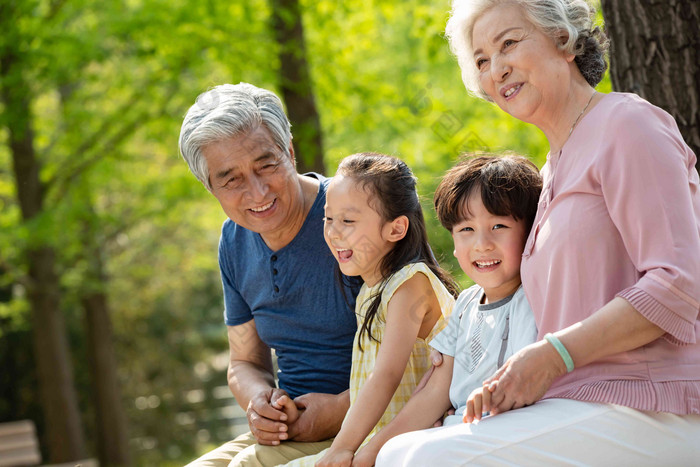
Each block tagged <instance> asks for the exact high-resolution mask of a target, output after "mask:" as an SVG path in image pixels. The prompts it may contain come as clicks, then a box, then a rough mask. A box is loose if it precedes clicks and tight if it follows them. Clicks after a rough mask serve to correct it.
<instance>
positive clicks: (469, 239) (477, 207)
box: [452, 190, 527, 303]
mask: <svg viewBox="0 0 700 467" xmlns="http://www.w3.org/2000/svg"><path fill="white" fill-rule="evenodd" d="M466 203H467V206H466V207H468V209H465V210H464V212H465V214H466V215H467V216H468V217H467V218H466V219H463V220H462V221H460V222H459V223H457V224H456V225H455V226H454V227H453V228H452V238H453V240H454V243H455V250H454V255H455V257H456V258H457V260H458V261H459V265H460V266H461V268H462V270H463V271H464V272H465V273H466V274H467V275H468V276H469V277H470V278H471V279H472V280H473V281H474V282H476V283H477V284H478V285H480V286H481V287H482V288H483V289H484V294H485V295H486V300H487V303H494V302H496V301H498V300H501V299H503V298H506V297H507V296H509V295H511V294H513V293H514V292H515V291H516V290H517V289H518V287H519V286H520V260H521V258H522V254H523V248H524V247H525V240H526V237H527V231H526V230H525V222H524V221H522V220H517V221H516V220H515V219H514V218H513V217H512V216H495V215H493V214H491V213H490V212H489V211H487V210H486V207H485V206H484V203H483V202H482V201H481V195H480V194H479V190H475V191H473V192H472V193H471V194H470V195H469V197H468V198H467V201H466Z"/></svg>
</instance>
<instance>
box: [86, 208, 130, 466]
mask: <svg viewBox="0 0 700 467" xmlns="http://www.w3.org/2000/svg"><path fill="white" fill-rule="evenodd" d="M87 211H88V212H89V213H90V214H94V212H93V209H92V206H90V207H89V208H88V209H87ZM85 224H86V225H85V228H84V229H83V232H84V234H85V238H84V239H83V245H84V246H85V252H86V253H87V257H86V258H85V260H86V261H87V262H88V274H87V277H86V279H85V281H84V283H83V287H84V288H83V290H82V291H81V294H82V297H81V302H82V305H83V309H84V310H85V325H86V334H87V341H88V352H89V357H90V358H89V360H90V370H91V371H90V380H91V382H92V391H93V397H94V403H95V427H96V429H97V452H98V457H99V460H100V465H102V466H126V465H130V464H131V460H130V456H129V441H128V436H127V423H126V417H125V415H124V408H123V406H122V400H121V391H120V389H119V381H118V378H117V362H116V358H115V356H114V345H113V342H114V337H113V332H112V321H111V319H110V310H109V302H108V301H107V296H106V294H105V293H104V287H106V284H107V277H106V274H105V272H104V266H103V262H102V251H101V249H100V248H99V245H98V243H97V241H96V237H95V235H96V234H95V232H94V231H93V229H91V228H90V222H89V220H87V221H86V222H85ZM93 284H94V285H96V286H94V287H93V286H92V285H93Z"/></svg>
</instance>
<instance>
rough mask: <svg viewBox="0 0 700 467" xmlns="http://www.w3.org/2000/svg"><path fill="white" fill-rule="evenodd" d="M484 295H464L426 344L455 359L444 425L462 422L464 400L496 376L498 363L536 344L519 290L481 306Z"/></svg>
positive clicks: (475, 290)
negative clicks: (451, 409)
mask: <svg viewBox="0 0 700 467" xmlns="http://www.w3.org/2000/svg"><path fill="white" fill-rule="evenodd" d="M483 294H484V290H483V289H482V288H481V287H479V286H478V285H474V286H472V287H470V288H468V289H467V290H465V291H463V292H462V293H461V294H460V295H459V298H457V302H456V303H455V307H454V310H453V312H452V315H451V316H450V319H449V322H448V324H447V327H446V328H445V329H443V331H442V332H441V333H440V334H438V335H437V336H435V338H433V340H432V341H430V345H431V346H432V347H433V348H434V349H436V350H438V351H439V352H440V353H442V354H444V355H449V356H451V357H454V369H453V371H452V382H451V383H450V401H451V402H452V406H453V407H455V409H456V410H455V414H454V415H451V416H449V417H447V418H446V419H445V421H444V425H451V424H456V423H461V422H462V415H463V414H464V409H465V407H466V403H467V397H469V394H471V393H472V391H473V390H474V389H476V388H478V387H481V386H482V383H483V382H484V380H485V379H487V378H489V377H491V376H492V375H493V374H494V373H495V372H496V370H497V369H498V367H499V365H498V364H499V360H501V359H502V361H503V362H505V361H506V360H507V359H508V358H509V357H510V356H511V355H513V354H514V353H515V352H517V351H518V350H520V349H522V348H523V347H525V346H526V345H529V344H532V343H533V342H535V340H536V339H537V326H536V325H535V318H534V316H533V314H532V309H531V308H530V305H529V304H528V302H527V299H526V298H525V293H524V292H523V288H522V286H520V287H519V288H518V290H516V291H515V293H514V294H513V295H511V296H509V297H506V298H504V299H502V300H499V301H497V302H495V303H489V304H486V305H482V304H480V302H481V299H482V297H483ZM506 325H507V329H506ZM506 330H507V332H506ZM499 357H501V359H499Z"/></svg>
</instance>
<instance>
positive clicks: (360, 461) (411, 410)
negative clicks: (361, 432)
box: [352, 355, 454, 467]
mask: <svg viewBox="0 0 700 467" xmlns="http://www.w3.org/2000/svg"><path fill="white" fill-rule="evenodd" d="M453 368H454V358H453V357H450V356H449V355H444V356H443V362H442V364H441V365H440V366H439V367H436V368H435V370H434V371H433V374H432V375H431V377H430V379H429V380H428V382H427V383H426V385H425V387H424V388H423V389H421V390H420V391H419V392H418V393H416V394H415V395H414V396H413V397H411V400H409V401H408V403H407V404H406V405H405V406H404V408H403V409H401V412H399V414H398V415H397V416H396V417H395V418H394V419H393V420H392V421H391V422H390V423H389V424H388V425H387V426H385V427H384V428H382V429H381V430H380V431H379V432H378V433H377V434H376V435H374V436H373V437H372V439H371V440H370V441H369V443H367V444H366V445H365V446H363V447H362V449H360V451H359V452H358V453H357V455H356V456H355V458H354V459H353V462H352V465H353V467H364V466H367V467H370V466H372V465H374V461H375V460H376V458H377V454H379V450H380V449H381V448H382V446H384V444H386V442H387V441H389V440H390V439H391V438H393V437H394V436H398V435H400V434H403V433H408V432H409V431H415V430H422V429H425V428H431V427H432V426H433V423H434V422H435V420H437V419H438V418H439V417H441V416H442V415H443V414H444V413H445V411H446V410H448V409H449V408H451V407H452V404H451V403H450V396H449V393H450V383H451V382H452V370H453Z"/></svg>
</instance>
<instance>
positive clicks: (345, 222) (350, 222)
mask: <svg viewBox="0 0 700 467" xmlns="http://www.w3.org/2000/svg"><path fill="white" fill-rule="evenodd" d="M354 223H355V221H353V220H350V219H343V224H354Z"/></svg>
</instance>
